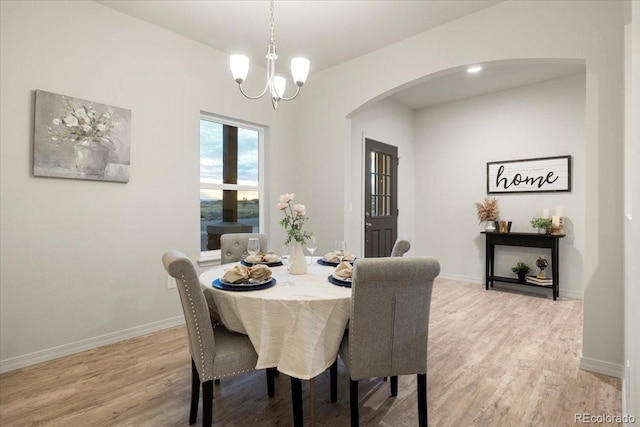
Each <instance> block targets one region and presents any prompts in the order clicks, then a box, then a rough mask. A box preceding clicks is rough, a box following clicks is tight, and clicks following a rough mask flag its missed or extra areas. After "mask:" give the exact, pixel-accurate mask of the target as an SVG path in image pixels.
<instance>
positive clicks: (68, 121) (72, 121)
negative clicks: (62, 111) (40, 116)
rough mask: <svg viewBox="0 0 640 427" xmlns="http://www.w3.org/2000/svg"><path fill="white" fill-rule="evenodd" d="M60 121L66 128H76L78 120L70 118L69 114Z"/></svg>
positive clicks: (73, 117)
mask: <svg viewBox="0 0 640 427" xmlns="http://www.w3.org/2000/svg"><path fill="white" fill-rule="evenodd" d="M62 121H63V122H64V124H65V126H67V127H74V126H78V119H76V118H75V116H72V115H71V114H69V115H68V116H67V117H65V118H64V119H62Z"/></svg>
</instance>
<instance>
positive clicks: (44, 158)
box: [33, 90, 131, 182]
mask: <svg viewBox="0 0 640 427" xmlns="http://www.w3.org/2000/svg"><path fill="white" fill-rule="evenodd" d="M35 99H36V103H35V129H34V133H33V134H34V135H33V175H34V176H48V177H58V178H73V179H90V180H97V181H116V182H129V153H130V134H131V130H130V128H131V111H130V110H126V109H124V108H118V107H113V106H110V105H105V104H99V103H97V102H91V101H86V100H84V99H79V98H72V97H70V96H65V95H58V94H56V93H51V92H45V91H42V90H36V98H35Z"/></svg>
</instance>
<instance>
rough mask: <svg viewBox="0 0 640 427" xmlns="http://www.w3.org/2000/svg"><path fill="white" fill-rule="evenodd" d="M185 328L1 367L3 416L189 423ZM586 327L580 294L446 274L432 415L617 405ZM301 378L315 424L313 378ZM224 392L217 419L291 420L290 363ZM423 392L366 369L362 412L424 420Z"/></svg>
mask: <svg viewBox="0 0 640 427" xmlns="http://www.w3.org/2000/svg"><path fill="white" fill-rule="evenodd" d="M183 328H184V327H177V328H172V329H168V330H166V331H162V332H158V333H155V334H152V335H148V336H145V337H140V338H135V339H132V340H129V341H126V342H122V343H118V344H113V345H110V346H106V347H102V348H99V349H95V350H90V351H87V352H83V353H80V354H76V355H72V356H68V357H64V358H61V359H58V360H54V361H51V362H46V363H42V364H39V365H36V366H31V367H28V368H25V369H21V370H18V371H14V372H9V373H6V374H3V375H1V376H0V425H1V426H2V427H9V426H20V427H23V426H186V425H188V421H187V420H188V413H189V397H190V389H191V382H190V381H191V380H190V378H191V376H190V375H191V366H190V359H189V353H188V350H187V344H186V332H185V330H184V329H183ZM581 336H582V302H581V301H574V300H558V301H555V302H554V301H552V300H551V299H550V298H543V297H536V296H529V295H524V294H518V293H511V292H503V291H485V290H484V287H483V286H481V285H477V284H465V283H460V282H455V281H450V280H444V279H438V280H437V282H436V284H435V286H434V291H433V302H432V311H431V322H430V340H429V359H428V366H429V371H428V375H427V381H428V411H429V423H430V425H431V426H453V427H463V426H492V427H493V426H508V427H511V426H545V427H547V426H570V425H575V423H574V414H576V413H590V414H592V415H602V414H607V415H620V414H621V403H620V402H621V392H620V388H621V385H620V380H619V379H615V378H611V377H607V376H603V375H598V374H593V373H589V372H585V371H581V370H579V369H578V358H579V354H580V349H581ZM338 382H339V389H338V393H339V394H338V402H337V403H330V402H329V384H328V373H325V374H322V375H320V377H319V378H318V379H317V381H316V391H317V401H316V410H317V417H318V425H320V426H346V425H348V422H349V392H348V382H349V381H348V377H347V373H346V371H345V369H344V366H343V365H342V364H340V371H339V376H338ZM303 390H304V399H305V424H308V422H309V400H308V399H309V390H308V382H304V385H303ZM215 393H216V397H215V399H214V422H215V425H220V426H247V425H250V426H252V427H260V426H287V425H291V403H290V383H289V378H288V377H287V376H286V375H283V374H281V375H279V376H278V377H276V397H274V398H271V399H269V398H268V397H267V390H266V375H265V373H264V371H258V372H253V373H250V374H247V375H244V376H237V377H235V378H231V379H227V380H224V381H223V382H222V384H220V385H216V388H215ZM415 396H416V393H415V379H414V377H413V376H407V377H400V381H399V393H398V396H397V397H396V398H393V397H391V396H390V394H389V385H388V383H386V382H383V381H381V380H379V379H373V380H370V381H361V382H360V417H361V418H360V419H361V424H362V425H375V426H414V425H416V424H417V418H416V415H417V405H416V402H415V399H416V397H415ZM200 411H202V404H201V405H200ZM201 420H202V415H201V412H200V414H199V415H198V423H200V422H201Z"/></svg>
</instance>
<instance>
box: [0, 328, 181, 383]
mask: <svg viewBox="0 0 640 427" xmlns="http://www.w3.org/2000/svg"><path fill="white" fill-rule="evenodd" d="M182 324H184V317H183V316H177V317H173V318H171V319H166V320H161V321H159V322H153V323H149V324H146V325H142V326H136V327H134V328H130V329H125V330H122V331H117V332H112V333H109V334H106V335H102V336H99V337H94V338H89V339H86V340H82V341H77V342H74V343H70V344H64V345H61V346H57V347H52V348H49V349H46V350H41V351H36V352H33V353H29V354H25V355H23V356H16V357H12V358H10V359H5V360H0V373H4V372H9V371H14V370H16V369H20V368H25V367H27V366H31V365H35V364H37V363H42V362H47V361H49V360H53V359H57V358H59V357H63V356H68V355H70V354H75V353H80V352H81V351H86V350H91V349H93V348H97V347H102V346H104V345H108V344H113V343H116V342H120V341H124V340H128V339H130V338H135V337H139V336H142V335H147V334H150V333H152V332H157V331H161V330H163V329H167V328H172V327H174V326H179V325H182Z"/></svg>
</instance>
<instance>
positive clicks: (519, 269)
mask: <svg viewBox="0 0 640 427" xmlns="http://www.w3.org/2000/svg"><path fill="white" fill-rule="evenodd" d="M511 271H513V272H514V273H516V274H517V275H518V280H520V281H521V282H524V279H525V277H526V276H527V274H528V273H529V272H530V271H531V267H529V266H528V265H527V264H525V263H524V262H518V263H517V264H516V266H515V267H512V268H511Z"/></svg>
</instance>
